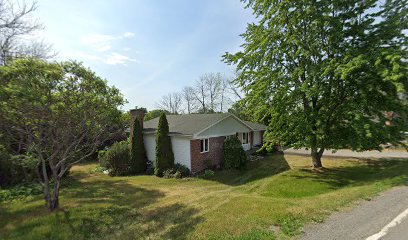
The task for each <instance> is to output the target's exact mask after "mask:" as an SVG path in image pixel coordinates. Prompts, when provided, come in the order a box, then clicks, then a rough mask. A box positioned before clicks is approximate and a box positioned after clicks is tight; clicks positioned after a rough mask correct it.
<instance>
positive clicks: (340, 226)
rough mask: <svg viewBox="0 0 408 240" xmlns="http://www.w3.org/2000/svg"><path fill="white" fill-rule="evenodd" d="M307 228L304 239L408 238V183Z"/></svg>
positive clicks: (384, 239) (390, 239)
mask: <svg viewBox="0 0 408 240" xmlns="http://www.w3.org/2000/svg"><path fill="white" fill-rule="evenodd" d="M303 231H304V234H303V236H302V237H301V239H303V240H315V239H319V240H337V239H339V240H340V239H341V240H344V239H347V240H353V239H358V240H360V239H362V240H378V239H382V240H408V186H401V187H395V188H393V189H390V190H388V191H385V192H383V193H381V194H380V195H379V196H377V197H375V198H373V199H372V200H371V201H361V202H360V203H359V204H357V205H356V206H354V207H350V208H348V209H345V210H343V211H340V212H336V213H334V214H332V215H331V216H329V217H328V218H327V219H326V220H325V221H324V222H323V223H318V224H311V225H308V226H305V228H304V229H303Z"/></svg>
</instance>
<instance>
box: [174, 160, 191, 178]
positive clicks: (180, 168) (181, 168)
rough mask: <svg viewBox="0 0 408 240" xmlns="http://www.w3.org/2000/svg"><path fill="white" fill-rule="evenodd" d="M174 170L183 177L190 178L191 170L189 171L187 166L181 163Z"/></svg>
mask: <svg viewBox="0 0 408 240" xmlns="http://www.w3.org/2000/svg"><path fill="white" fill-rule="evenodd" d="M174 168H175V169H176V171H178V172H180V174H181V177H188V176H190V169H188V167H187V166H185V165H183V164H180V163H176V164H175V165H174Z"/></svg>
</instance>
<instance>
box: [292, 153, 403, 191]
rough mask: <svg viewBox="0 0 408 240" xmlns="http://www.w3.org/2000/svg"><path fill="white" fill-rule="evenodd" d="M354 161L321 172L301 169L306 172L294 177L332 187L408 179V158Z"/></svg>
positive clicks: (394, 182) (392, 182)
mask: <svg viewBox="0 0 408 240" xmlns="http://www.w3.org/2000/svg"><path fill="white" fill-rule="evenodd" d="M334 161H335V160H334ZM348 161H350V160H348ZM353 162H354V164H353V165H348V166H341V167H331V168H325V169H323V170H322V171H320V172H314V171H313V170H312V169H301V172H304V173H306V174H302V175H301V174H299V175H295V176H294V177H295V178H296V179H311V180H313V181H317V182H321V183H324V184H327V185H329V186H330V187H331V189H339V188H343V187H347V186H361V185H366V184H372V183H375V182H382V181H387V180H389V184H391V185H401V184H404V183H405V182H406V181H407V179H408V159H357V160H354V161H353Z"/></svg>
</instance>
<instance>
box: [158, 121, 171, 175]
mask: <svg viewBox="0 0 408 240" xmlns="http://www.w3.org/2000/svg"><path fill="white" fill-rule="evenodd" d="M173 166H174V154H173V149H172V146H171V139H170V136H169V123H168V122H167V118H166V114H165V113H161V115H160V119H159V125H158V127H157V135H156V164H155V169H154V174H155V175H156V176H163V172H164V171H165V170H167V169H171V168H173Z"/></svg>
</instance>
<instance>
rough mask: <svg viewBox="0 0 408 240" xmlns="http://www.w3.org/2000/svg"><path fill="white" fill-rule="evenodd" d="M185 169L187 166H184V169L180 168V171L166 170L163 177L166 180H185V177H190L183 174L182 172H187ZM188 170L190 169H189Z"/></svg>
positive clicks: (175, 169)
mask: <svg viewBox="0 0 408 240" xmlns="http://www.w3.org/2000/svg"><path fill="white" fill-rule="evenodd" d="M180 166H183V165H180ZM184 167H185V166H183V169H182V168H179V169H177V168H170V169H166V170H164V171H163V177H164V178H183V177H185V176H188V175H185V174H186V173H184V175H183V173H182V171H185V169H184ZM187 170H188V168H187Z"/></svg>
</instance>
